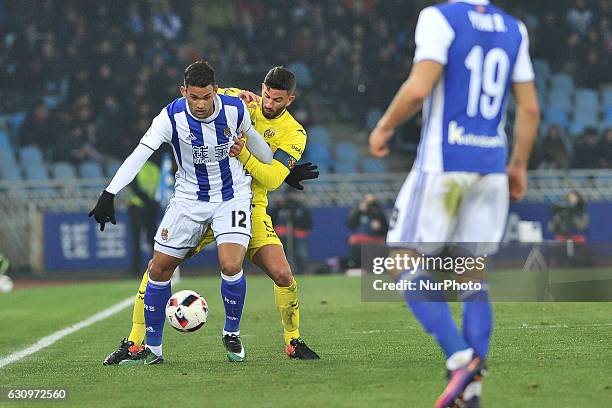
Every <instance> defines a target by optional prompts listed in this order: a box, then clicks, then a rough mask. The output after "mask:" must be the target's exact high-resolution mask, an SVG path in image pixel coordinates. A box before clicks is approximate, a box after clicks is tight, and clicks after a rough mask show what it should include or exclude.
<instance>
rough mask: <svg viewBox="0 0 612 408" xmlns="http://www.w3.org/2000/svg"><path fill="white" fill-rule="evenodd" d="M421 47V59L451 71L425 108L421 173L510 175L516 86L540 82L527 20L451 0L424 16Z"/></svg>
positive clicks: (476, 2) (475, 0)
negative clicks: (509, 131) (509, 111)
mask: <svg viewBox="0 0 612 408" xmlns="http://www.w3.org/2000/svg"><path fill="white" fill-rule="evenodd" d="M415 42H416V46H417V48H416V51H415V56H414V62H415V63H416V62H418V61H423V60H433V61H436V62H439V63H440V64H443V65H444V71H443V73H442V76H441V78H440V80H439V81H438V83H437V84H436V86H435V87H434V89H433V91H432V93H431V94H430V95H429V96H428V98H427V99H426V101H425V103H424V104H423V127H422V131H421V141H420V143H419V148H418V152H417V159H416V161H415V163H414V168H415V169H418V170H422V171H430V172H441V171H443V172H453V171H462V172H474V173H480V174H488V173H505V171H506V170H505V168H506V156H507V150H508V149H507V139H506V133H505V130H504V126H505V120H506V105H507V103H508V97H509V93H510V90H511V84H512V83H513V82H528V81H533V79H534V74H533V68H532V65H531V60H530V58H529V39H528V35H527V30H526V28H525V26H524V25H523V23H521V22H520V21H519V20H517V19H516V18H514V17H512V16H510V15H508V14H507V13H506V12H504V11H503V10H502V9H500V8H498V7H495V6H492V5H490V4H488V1H483V0H471V1H452V2H449V3H444V4H438V5H435V6H431V7H427V8H425V9H423V10H422V11H421V14H420V15H419V19H418V22H417V28H416V33H415Z"/></svg>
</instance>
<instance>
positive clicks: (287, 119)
mask: <svg viewBox="0 0 612 408" xmlns="http://www.w3.org/2000/svg"><path fill="white" fill-rule="evenodd" d="M295 87H296V80H295V76H294V75H293V73H292V72H291V71H289V70H288V69H286V68H283V67H275V68H272V69H271V70H270V71H269V72H268V74H267V75H266V77H265V79H264V83H263V84H262V96H263V98H259V97H258V96H257V95H255V94H253V93H251V92H247V91H241V90H238V89H234V88H228V89H219V92H220V93H223V94H225V95H234V96H240V97H241V98H243V99H244V100H245V101H246V102H247V103H248V108H249V113H250V116H251V121H252V123H253V126H254V127H255V129H256V130H258V131H259V132H260V133H261V134H263V135H264V138H265V140H266V142H267V143H268V144H269V145H270V147H271V148H272V151H273V152H274V157H273V160H272V163H271V164H269V165H268V164H265V163H262V162H261V161H260V160H258V159H257V157H253V156H251V154H250V153H249V151H248V148H245V149H243V151H242V153H241V154H240V155H239V156H238V159H239V160H240V161H241V162H243V163H244V166H245V169H246V170H247V171H248V172H249V173H250V174H251V175H252V176H253V181H252V184H251V188H252V190H253V194H254V197H253V217H252V218H253V219H252V225H253V237H252V238H251V240H250V242H249V247H248V250H247V256H248V258H249V260H250V261H251V262H252V263H254V264H255V265H257V266H259V267H260V268H261V269H263V270H264V271H265V272H266V273H267V274H268V276H270V278H271V279H272V280H273V281H274V300H275V303H276V307H277V308H278V311H279V312H280V315H281V321H282V325H283V329H284V338H285V352H286V353H287V355H288V356H289V357H290V358H295V359H307V360H311V359H318V358H319V356H318V355H317V353H315V352H314V351H312V350H311V349H310V348H309V347H308V346H307V345H306V343H305V342H304V341H303V340H302V339H301V337H300V331H299V318H300V314H299V303H298V290H297V282H296V281H295V279H294V278H293V274H292V272H291V267H290V266H289V263H288V262H287V258H286V256H285V252H284V250H283V246H282V243H281V241H280V240H279V238H278V236H277V235H276V233H275V232H274V227H273V224H272V220H271V218H270V216H269V215H268V214H267V213H266V208H267V205H268V196H267V195H268V192H269V191H273V190H275V189H276V188H278V187H279V186H280V184H281V183H282V182H283V180H284V181H286V182H287V183H288V184H289V185H291V186H292V187H294V188H296V189H298V190H302V189H303V187H302V185H301V184H300V182H301V181H303V180H308V179H313V178H316V177H318V174H319V173H318V172H317V171H316V166H312V165H311V164H310V163H305V164H303V165H297V166H296V165H295V163H296V162H297V161H298V160H299V159H300V158H301V155H302V153H303V151H304V148H305V145H306V132H305V131H304V128H303V127H302V126H301V125H300V124H299V123H298V122H297V121H296V120H295V119H294V118H293V116H292V115H291V113H289V112H288V111H287V107H288V106H290V105H291V103H292V102H293V100H294V99H295V95H294V92H295ZM213 241H214V236H213V232H212V231H211V230H208V231H207V232H206V233H205V234H204V236H203V238H202V240H201V241H200V242H199V244H198V246H197V248H195V249H194V250H193V251H192V252H191V253H190V256H191V255H194V254H197V253H198V252H200V251H201V250H202V249H204V247H205V246H206V245H208V244H210V243H211V242H213ZM147 279H148V277H147V272H145V274H144V276H143V278H142V282H141V284H140V288H139V290H138V293H137V294H136V301H135V304H134V312H133V316H132V330H131V332H130V335H129V336H128V338H127V340H125V339H124V340H123V341H122V342H121V344H120V345H119V348H118V349H117V350H116V351H115V352H113V353H111V354H110V355H109V356H108V357H107V358H106V359H105V360H104V364H105V365H111V364H116V363H118V362H119V361H121V360H123V359H125V358H127V356H129V355H130V353H132V352H134V351H137V350H138V349H139V347H140V344H142V342H143V340H144V335H145V326H144V304H143V293H144V290H145V288H146V282H147Z"/></svg>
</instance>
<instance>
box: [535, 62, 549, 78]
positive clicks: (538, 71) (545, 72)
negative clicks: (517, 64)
mask: <svg viewBox="0 0 612 408" xmlns="http://www.w3.org/2000/svg"><path fill="white" fill-rule="evenodd" d="M533 70H534V71H535V75H536V82H537V81H538V78H541V80H543V81H544V82H546V81H548V79H549V77H550V65H549V64H548V62H547V61H545V60H543V59H536V60H534V61H533Z"/></svg>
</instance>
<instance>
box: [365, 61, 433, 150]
mask: <svg viewBox="0 0 612 408" xmlns="http://www.w3.org/2000/svg"><path fill="white" fill-rule="evenodd" d="M443 69H444V66H443V65H442V64H440V63H439V62H436V61H431V60H424V61H419V62H417V63H416V64H415V65H414V66H413V67H412V71H411V72H410V76H409V77H408V79H407V80H406V81H405V82H404V83H403V84H402V86H401V88H400V89H399V91H397V94H396V95H395V97H394V98H393V101H392V102H391V104H390V105H389V107H388V108H387V111H386V112H385V114H384V115H383V116H382V117H381V118H380V120H379V121H378V124H377V125H376V127H375V128H374V130H372V133H370V154H372V155H373V156H375V157H384V156H386V155H387V154H388V153H389V148H388V146H387V145H388V143H389V141H390V140H391V138H392V137H393V133H394V132H395V129H397V127H398V126H399V125H401V124H402V123H404V122H405V121H406V120H408V119H410V117H412V116H413V115H414V114H415V113H417V112H418V111H419V110H420V109H421V106H422V105H423V101H424V100H425V98H426V97H427V95H429V94H430V93H431V91H432V89H433V87H434V85H435V84H436V82H438V79H439V78H440V75H441V74H442V70H443Z"/></svg>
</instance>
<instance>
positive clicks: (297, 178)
mask: <svg viewBox="0 0 612 408" xmlns="http://www.w3.org/2000/svg"><path fill="white" fill-rule="evenodd" d="M317 169H318V166H317V165H316V164H312V163H304V164H296V165H295V166H293V168H292V169H291V172H290V173H289V175H287V177H286V178H285V183H287V184H289V185H290V186H291V187H293V188H295V189H296V190H303V189H304V186H303V185H301V184H300V182H302V181H304V180H313V179H316V178H319V171H318V170H317Z"/></svg>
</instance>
